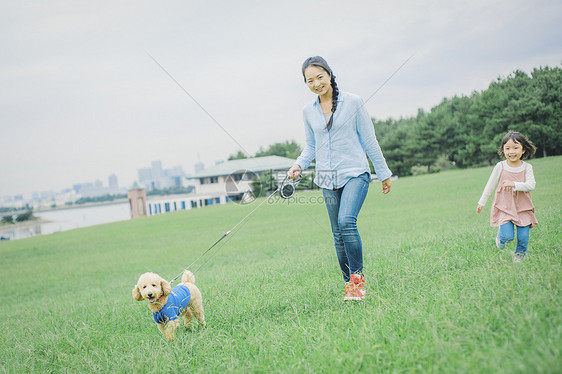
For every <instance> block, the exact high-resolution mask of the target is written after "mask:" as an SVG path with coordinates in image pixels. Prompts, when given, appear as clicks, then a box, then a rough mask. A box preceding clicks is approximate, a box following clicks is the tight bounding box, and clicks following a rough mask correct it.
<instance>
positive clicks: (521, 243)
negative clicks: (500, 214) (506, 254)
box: [498, 221, 531, 254]
mask: <svg viewBox="0 0 562 374" xmlns="http://www.w3.org/2000/svg"><path fill="white" fill-rule="evenodd" d="M515 226H516V225H515V224H514V223H513V222H511V221H510V222H507V223H504V224H503V225H501V226H500V228H499V230H498V236H499V238H500V244H501V245H505V243H507V242H511V241H513V239H514V238H515ZM530 227H531V226H517V247H515V253H523V254H525V253H526V252H527V245H528V244H529V229H530Z"/></svg>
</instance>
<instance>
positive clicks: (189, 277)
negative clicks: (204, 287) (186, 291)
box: [181, 270, 195, 283]
mask: <svg viewBox="0 0 562 374" xmlns="http://www.w3.org/2000/svg"><path fill="white" fill-rule="evenodd" d="M181 281H182V282H183V283H195V275H193V273H192V272H190V271H189V270H186V271H184V272H183V275H182V276H181Z"/></svg>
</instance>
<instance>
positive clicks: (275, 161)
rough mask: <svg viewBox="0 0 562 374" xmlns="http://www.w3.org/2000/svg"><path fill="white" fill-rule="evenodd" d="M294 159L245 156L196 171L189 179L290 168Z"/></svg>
mask: <svg viewBox="0 0 562 374" xmlns="http://www.w3.org/2000/svg"><path fill="white" fill-rule="evenodd" d="M295 161H296V160H294V159H292V158H287V157H281V156H265V157H254V158H243V159H240V160H230V161H225V162H223V163H222V164H218V165H215V166H213V167H210V168H208V169H204V170H201V171H200V172H198V173H195V174H194V175H192V176H191V177H188V179H196V178H205V177H217V176H224V175H230V174H235V173H242V172H244V171H246V170H249V171H253V172H255V173H259V172H262V171H266V170H289V169H290V168H291V166H293V165H294V164H295Z"/></svg>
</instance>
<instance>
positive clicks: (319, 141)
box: [296, 92, 392, 189]
mask: <svg viewBox="0 0 562 374" xmlns="http://www.w3.org/2000/svg"><path fill="white" fill-rule="evenodd" d="M303 117H304V129H305V134H306V146H305V147H304V149H303V151H302V153H301V155H300V156H299V157H298V158H297V161H296V164H297V165H299V166H300V168H301V170H305V169H306V168H308V167H309V166H310V163H311V162H312V160H313V159H316V176H315V178H314V183H316V185H318V186H319V187H321V188H328V189H337V188H340V187H343V186H344V185H345V184H346V183H347V181H349V179H351V178H354V177H357V176H359V175H361V174H363V173H365V172H367V173H369V175H370V169H369V162H368V161H367V156H366V155H365V152H366V153H367V155H368V156H369V158H370V159H371V162H372V163H373V166H374V168H375V173H376V175H377V177H378V179H379V180H381V181H383V180H385V179H387V178H389V177H390V176H391V175H392V172H391V171H390V169H389V168H388V166H387V165H386V160H385V159H384V156H383V154H382V151H381V148H380V146H379V143H378V141H377V138H376V136H375V129H374V127H373V123H372V121H371V117H370V116H369V113H368V112H367V109H365V105H364V102H363V100H362V99H361V98H360V97H359V96H356V95H353V94H350V93H346V92H340V93H339V95H338V105H337V108H336V112H335V113H334V118H333V122H332V128H331V129H330V131H328V129H327V128H326V118H325V117H324V114H323V113H322V108H321V107H320V103H319V101H318V100H315V101H313V102H312V103H310V104H307V105H306V106H305V107H304V109H303Z"/></svg>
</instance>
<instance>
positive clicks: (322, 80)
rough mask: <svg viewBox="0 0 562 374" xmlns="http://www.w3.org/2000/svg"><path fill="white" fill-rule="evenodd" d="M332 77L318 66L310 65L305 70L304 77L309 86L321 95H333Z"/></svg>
mask: <svg viewBox="0 0 562 374" xmlns="http://www.w3.org/2000/svg"><path fill="white" fill-rule="evenodd" d="M330 78H331V77H330V74H328V72H326V70H324V69H322V68H321V67H318V66H313V65H310V66H309V67H307V68H306V69H305V70H304V79H305V80H306V84H307V85H308V88H309V89H310V91H312V92H314V93H315V94H317V95H319V96H325V95H327V96H331V95H332V85H331V84H330Z"/></svg>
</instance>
